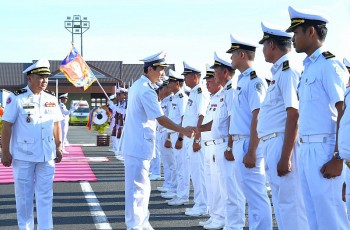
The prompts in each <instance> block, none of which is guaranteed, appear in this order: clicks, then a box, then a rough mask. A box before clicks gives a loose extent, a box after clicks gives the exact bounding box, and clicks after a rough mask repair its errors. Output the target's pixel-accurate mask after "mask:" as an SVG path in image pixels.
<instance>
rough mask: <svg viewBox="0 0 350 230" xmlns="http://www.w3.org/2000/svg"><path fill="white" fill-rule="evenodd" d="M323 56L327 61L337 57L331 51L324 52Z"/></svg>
mask: <svg viewBox="0 0 350 230" xmlns="http://www.w3.org/2000/svg"><path fill="white" fill-rule="evenodd" d="M322 55H323V57H324V58H326V59H329V58H334V57H335V55H334V54H332V53H331V52H329V51H325V52H323V53H322Z"/></svg>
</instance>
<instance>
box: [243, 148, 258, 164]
mask: <svg viewBox="0 0 350 230" xmlns="http://www.w3.org/2000/svg"><path fill="white" fill-rule="evenodd" d="M243 164H244V165H245V167H246V168H254V167H255V164H256V155H255V153H250V152H249V151H248V153H247V154H246V155H245V156H244V157H243Z"/></svg>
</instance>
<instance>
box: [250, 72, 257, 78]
mask: <svg viewBox="0 0 350 230" xmlns="http://www.w3.org/2000/svg"><path fill="white" fill-rule="evenodd" d="M256 77H257V75H256V72H255V71H252V72H250V80H253V79H254V78H256Z"/></svg>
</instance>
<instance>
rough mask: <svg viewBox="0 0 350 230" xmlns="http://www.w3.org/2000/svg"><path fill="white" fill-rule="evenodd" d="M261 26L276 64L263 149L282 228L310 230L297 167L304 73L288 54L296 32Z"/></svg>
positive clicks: (263, 121) (264, 107) (262, 120)
mask: <svg viewBox="0 0 350 230" xmlns="http://www.w3.org/2000/svg"><path fill="white" fill-rule="evenodd" d="M261 27H262V30H263V32H264V36H263V38H262V39H261V40H260V42H259V43H260V44H263V53H264V56H265V60H266V62H269V63H272V64H273V66H272V67H271V73H272V79H271V83H270V86H269V88H268V89H267V93H266V97H265V99H264V101H263V103H262V104H261V108H260V112H259V116H258V126H257V130H258V137H259V138H260V143H259V150H260V151H261V152H262V153H263V155H264V158H265V169H266V174H267V176H268V178H269V180H268V181H269V183H270V186H271V191H272V202H273V207H274V211H275V215H276V220H277V224H278V228H279V229H281V230H288V229H289V230H298V229H300V230H307V229H309V224H308V222H307V218H306V210H305V205H304V201H303V197H302V193H301V184H300V179H299V174H298V166H297V157H298V156H297V150H298V149H299V144H298V142H296V139H297V133H298V117H299V112H298V109H299V101H298V96H297V85H298V83H299V77H300V74H299V73H298V72H297V71H296V70H295V68H294V67H293V64H290V58H289V55H288V53H289V52H290V50H291V44H292V35H291V34H289V33H286V32H285V31H284V30H281V29H279V27H277V26H275V25H272V24H269V23H266V22H265V23H261Z"/></svg>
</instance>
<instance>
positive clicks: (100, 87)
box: [96, 77, 109, 99]
mask: <svg viewBox="0 0 350 230" xmlns="http://www.w3.org/2000/svg"><path fill="white" fill-rule="evenodd" d="M96 82H97V84H98V85H99V86H100V88H101V89H102V91H103V93H104V94H105V95H106V98H107V99H108V98H109V97H108V95H107V93H106V91H105V90H104V89H103V87H102V85H101V84H100V82H99V80H98V79H97V77H96Z"/></svg>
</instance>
